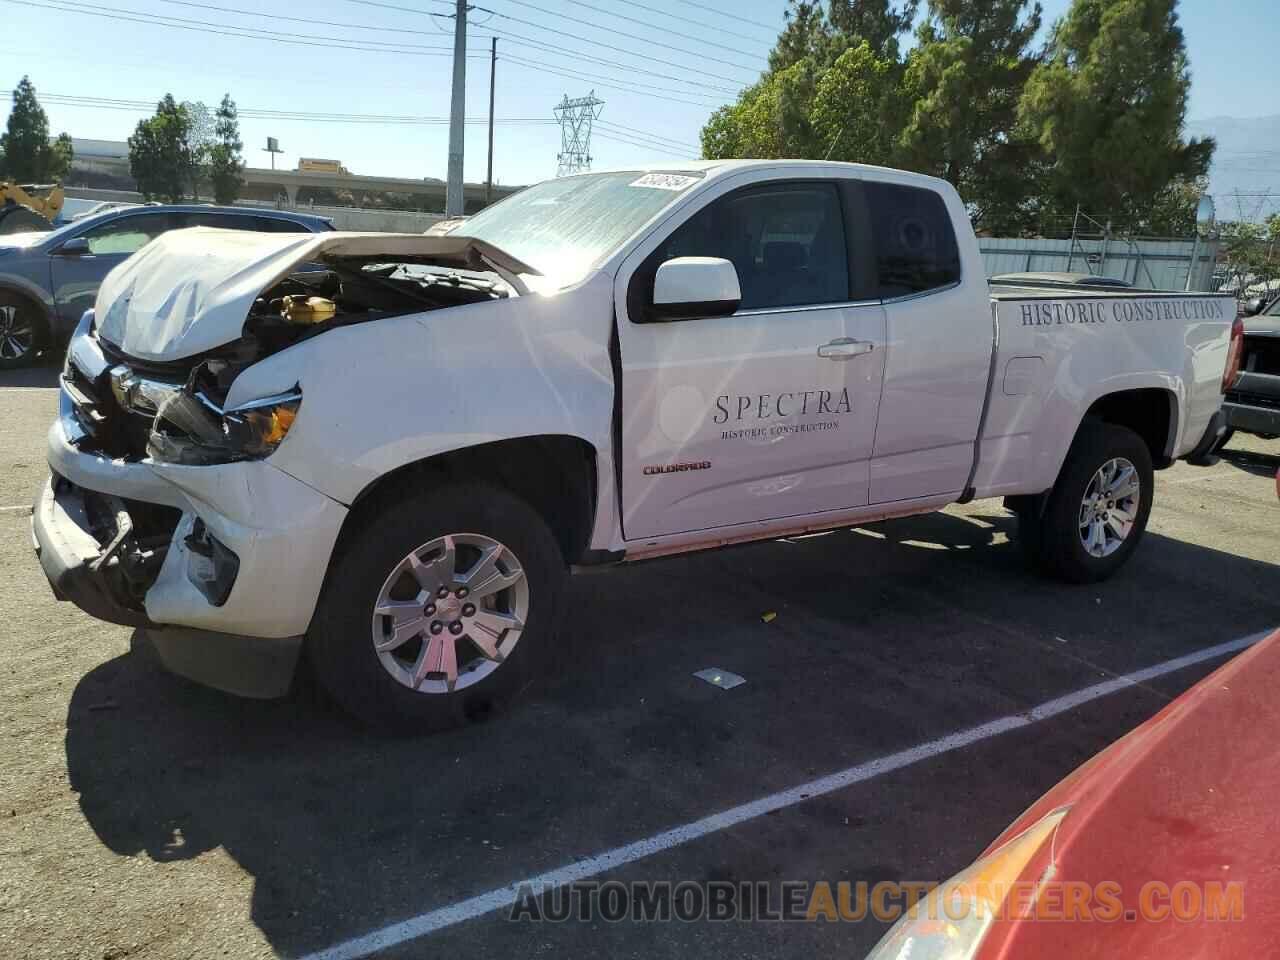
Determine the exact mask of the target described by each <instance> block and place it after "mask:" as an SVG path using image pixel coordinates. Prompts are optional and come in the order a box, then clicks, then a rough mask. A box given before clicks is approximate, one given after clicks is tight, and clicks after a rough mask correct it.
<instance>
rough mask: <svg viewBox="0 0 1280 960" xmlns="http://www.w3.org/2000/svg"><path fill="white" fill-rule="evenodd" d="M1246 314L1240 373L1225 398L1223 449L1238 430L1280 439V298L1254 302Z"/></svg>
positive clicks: (1248, 304)
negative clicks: (1225, 430)
mask: <svg viewBox="0 0 1280 960" xmlns="http://www.w3.org/2000/svg"><path fill="white" fill-rule="evenodd" d="M1244 313H1245V317H1244V321H1243V322H1244V340H1243V342H1242V343H1241V347H1240V351H1241V352H1240V372H1239V373H1238V374H1236V377H1235V379H1234V380H1233V381H1232V382H1231V383H1229V384H1227V393H1226V396H1225V397H1224V398H1223V402H1222V410H1223V412H1224V413H1225V414H1226V417H1227V433H1226V434H1225V435H1224V436H1223V438H1222V439H1221V440H1220V441H1219V443H1218V445H1219V446H1224V445H1225V444H1226V442H1227V441H1228V440H1229V439H1231V434H1232V433H1234V432H1235V431H1237V430H1239V431H1240V432H1241V433H1252V434H1255V435H1256V436H1259V437H1262V438H1264V439H1267V440H1271V439H1274V438H1275V437H1280V298H1276V299H1274V300H1272V301H1271V302H1270V303H1268V302H1266V301H1264V300H1251V301H1249V302H1247V303H1246V304H1245V306H1244Z"/></svg>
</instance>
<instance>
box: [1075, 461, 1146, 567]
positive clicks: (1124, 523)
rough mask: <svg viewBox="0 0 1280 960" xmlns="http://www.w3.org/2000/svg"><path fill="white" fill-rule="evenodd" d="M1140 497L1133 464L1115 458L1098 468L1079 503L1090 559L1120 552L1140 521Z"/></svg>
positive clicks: (1139, 484)
mask: <svg viewBox="0 0 1280 960" xmlns="http://www.w3.org/2000/svg"><path fill="white" fill-rule="evenodd" d="M1141 497H1142V484H1141V481H1140V480H1139V479H1138V470H1137V468H1136V467H1135V466H1134V465H1133V464H1132V463H1131V462H1130V461H1128V460H1126V459H1125V458H1124V457H1114V458H1112V459H1111V460H1108V461H1107V462H1106V463H1104V464H1103V465H1102V466H1101V467H1099V468H1098V470H1097V472H1096V473H1094V475H1093V479H1092V480H1090V481H1089V485H1088V486H1087V487H1086V488H1085V491H1084V499H1083V500H1082V501H1081V503H1080V543H1081V544H1082V545H1083V546H1084V549H1085V552H1086V553H1087V554H1089V556H1091V557H1109V556H1111V554H1113V553H1115V552H1116V551H1117V550H1119V549H1120V547H1121V545H1122V544H1123V543H1124V541H1125V539H1126V538H1127V537H1128V536H1129V532H1130V531H1131V530H1133V526H1134V524H1135V523H1136V522H1137V519H1138V507H1139V505H1140V503H1141Z"/></svg>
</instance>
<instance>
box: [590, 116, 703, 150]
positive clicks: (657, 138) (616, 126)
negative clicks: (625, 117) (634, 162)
mask: <svg viewBox="0 0 1280 960" xmlns="http://www.w3.org/2000/svg"><path fill="white" fill-rule="evenodd" d="M596 123H598V124H599V125H600V126H601V127H603V128H604V129H605V130H610V129H611V130H614V131H615V132H619V133H624V134H634V135H636V136H642V137H644V138H645V139H647V140H653V141H654V142H656V143H665V144H667V145H668V146H671V147H680V148H682V149H686V150H691V149H693V144H691V143H689V142H688V141H685V140H677V139H675V138H674V137H667V136H663V135H662V134H658V133H648V132H646V131H644V130H637V129H636V128H635V127H628V126H624V125H623V124H621V123H614V122H612V121H610V120H596Z"/></svg>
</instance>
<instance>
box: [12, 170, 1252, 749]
mask: <svg viewBox="0 0 1280 960" xmlns="http://www.w3.org/2000/svg"><path fill="white" fill-rule="evenodd" d="M1234 316H1235V310H1234V304H1233V302H1232V300H1231V299H1230V298H1229V297H1219V296H1212V295H1207V294H1190V295H1188V294H1175V293H1154V292H1140V291H1123V292H1112V291H1103V290H1098V289H1088V290H1085V289H1078V290H1077V289H1067V290H1062V289H1056V290H1043V289H1042V290H1036V289H1023V288H999V287H992V286H989V285H988V283H987V281H986V279H985V277H984V271H983V264H982V258H981V256H980V253H979V250H978V243H977V241H976V239H975V238H974V234H973V231H972V230H971V229H970V227H969V221H968V218H967V217H966V214H965V208H964V206H963V204H962V203H961V200H960V197H959V196H958V195H957V193H956V191H955V190H954V189H953V188H952V187H950V186H949V185H948V184H946V183H944V182H942V181H939V180H935V179H931V178H928V177H923V176H918V175H913V174H908V173H900V172H896V171H892V170H885V169H880V168H875V167H864V166H856V165H849V164H838V163H817V162H808V161H750V162H738V161H735V162H696V163H688V164H684V165H681V166H679V167H678V168H675V169H655V170H632V171H625V172H615V173H592V174H587V175H582V176H575V177H566V178H564V179H560V180H554V181H549V182H546V183H542V184H539V185H537V186H534V187H530V188H529V189H527V190H524V191H523V192H521V193H519V194H516V195H514V196H512V197H511V198H509V199H507V200H504V201H503V202H502V203H499V204H496V205H495V206H492V207H489V208H488V209H486V210H484V211H483V212H482V213H480V214H479V215H477V216H475V217H473V218H471V219H470V220H467V221H466V222H464V223H462V224H461V225H460V226H459V227H458V228H457V229H456V230H455V231H454V232H452V233H450V234H448V235H445V236H408V235H388V234H350V233H329V234H322V235H315V236H312V235H300V234H248V233H241V232H229V231H219V230H209V229H191V230H183V231H178V232H173V233H168V234H165V235H164V236H162V237H160V238H159V239H157V240H155V241H153V242H152V243H151V244H149V245H148V246H147V247H145V248H143V250H142V251H140V252H139V253H138V254H136V255H135V256H134V257H132V258H131V259H130V260H128V261H127V262H126V263H124V264H123V265H121V266H120V267H119V268H117V269H116V270H115V271H114V272H113V273H112V274H111V275H110V276H109V277H108V278H107V280H106V282H105V283H103V285H102V288H101V291H100V292H99V294H98V298H97V302H96V306H95V310H94V311H91V312H90V313H88V314H86V315H85V317H84V319H83V320H82V322H81V324H80V327H79V329H78V330H77V332H76V334H75V336H74V338H73V339H72V341H71V344H70V346H69V349H68V355H67V362H66V367H65V370H64V373H63V377H62V385H63V390H62V395H61V410H60V416H59V418H58V420H57V421H56V422H55V423H54V424H53V426H52V428H51V430H50V431H49V438H48V457H49V463H50V466H51V469H52V477H51V478H50V481H49V483H48V485H47V486H46V487H45V488H44V489H43V490H42V492H41V493H40V494H39V496H38V499H37V502H36V504H35V508H34V515H33V526H34V535H35V540H36V544H37V553H38V554H39V557H40V561H41V563H42V564H43V567H44V570H45V572H46V574H47V575H48V578H49V580H50V582H51V583H52V585H53V587H54V590H55V592H56V593H57V594H58V595H59V596H60V597H63V598H66V599H69V600H71V601H73V602H75V603H76V604H78V605H79V606H80V607H81V608H83V609H84V610H86V611H88V612H89V613H91V614H93V615H94V616H96V617H99V618H101V619H104V620H108V621H112V622H116V623H124V624H131V625H135V626H137V627H139V628H141V629H143V630H145V632H146V633H147V634H148V635H149V636H150V638H151V639H152V641H153V642H154V644H155V646H156V649H157V650H158V651H159V653H160V655H161V657H162V658H163V659H164V661H165V662H166V663H167V664H168V665H169V666H170V668H171V669H173V670H175V671H177V672H179V673H183V674H185V675H188V676H191V677H194V678H196V679H200V680H203V681H205V682H208V683H211V684H213V685H215V686H219V687H222V688H224V689H228V690H232V691H236V692H239V693H242V694H246V695H257V696H269V695H275V694H279V693H281V692H283V691H284V690H285V689H286V688H287V686H288V684H289V682H290V680H291V678H292V675H293V673H294V670H295V666H296V664H297V663H298V661H299V654H300V652H301V650H302V649H303V648H304V646H305V648H306V651H307V654H308V659H309V660H310V662H311V663H312V664H313V666H314V668H315V671H316V673H317V675H318V677H319V679H320V680H321V682H322V683H323V685H324V686H325V687H326V688H327V689H328V690H329V691H330V692H331V693H332V694H333V696H334V697H335V698H336V699H337V700H338V701H340V702H341V703H342V704H343V705H345V706H346V707H347V708H348V709H349V710H350V711H351V712H353V713H354V714H356V715H358V716H360V717H362V718H364V719H365V720H367V721H370V722H372V723H375V724H381V725H399V726H401V727H404V726H406V725H410V726H413V725H416V726H420V727H439V726H445V725H448V724H451V723H454V722H458V721H460V720H463V719H465V718H468V717H471V716H474V715H476V714H477V713H478V712H484V711H486V710H487V709H488V708H489V707H490V706H492V705H494V704H497V703H499V702H500V701H501V700H502V699H504V698H505V697H506V696H508V695H509V694H510V693H511V692H512V691H514V690H516V689H518V688H520V687H521V685H522V681H523V680H524V678H526V677H527V675H528V672H529V671H530V670H532V669H534V668H536V667H537V666H538V665H539V664H540V663H541V662H544V661H545V659H546V657H547V654H548V653H549V652H550V649H549V648H550V647H551V646H552V645H553V644H554V643H555V630H556V622H557V609H558V607H559V605H560V599H561V596H562V592H563V589H564V586H565V582H566V577H567V575H568V574H569V573H570V571H571V570H573V569H580V568H585V567H588V566H594V565H602V564H616V563H619V562H626V561H635V560H640V559H647V558H652V557H659V556H663V555H667V554H675V553H680V552H683V551H690V550H701V549H707V548H711V547H718V546H721V545H724V544H729V543H735V542H740V541H746V540H755V539H760V538H765V537H780V536H784V535H787V534H793V533H796V532H798V531H809V530H820V529H825V528H834V527H840V526H846V525H852V524H858V523H863V522H866V521H871V520H878V519H881V518H884V517H894V516H902V515H905V514H914V513H921V512H925V511H932V510H937V509H939V508H941V507H943V506H945V505H946V504H949V503H953V502H956V501H966V500H969V499H972V498H975V497H996V496H1002V497H1005V498H1007V499H1006V503H1007V505H1008V506H1010V507H1011V508H1012V509H1013V510H1014V511H1016V513H1017V515H1018V517H1019V520H1020V524H1021V533H1020V539H1021V540H1022V541H1023V542H1024V544H1025V545H1026V547H1027V550H1028V553H1029V554H1030V555H1031V557H1032V558H1033V559H1034V560H1035V562H1036V563H1038V564H1039V565H1040V566H1041V567H1042V568H1044V569H1045V570H1046V571H1048V572H1051V573H1053V574H1055V575H1057V576H1060V577H1062V578H1065V579H1067V580H1071V581H1090V580H1098V579H1101V578H1103V577H1107V576H1109V575H1110V574H1112V573H1113V572H1114V571H1115V570H1116V569H1117V568H1118V567H1119V566H1120V565H1121V564H1123V563H1124V562H1125V560H1127V559H1128V557H1129V555H1130V554H1131V553H1132V551H1133V549H1134V547H1135V546H1136V544H1137V542H1138V540H1139V538H1140V537H1141V535H1142V532H1143V528H1144V526H1145V524H1146V521H1147V514H1148V511H1149V510H1150V508H1151V496H1152V470H1153V468H1156V469H1158V468H1162V467H1167V466H1169V465H1170V464H1171V463H1173V462H1174V460H1176V459H1178V458H1190V457H1193V456H1202V455H1204V454H1205V452H1206V451H1207V450H1208V449H1209V448H1210V447H1211V446H1212V445H1213V443H1214V441H1215V440H1216V439H1217V437H1218V436H1219V435H1220V434H1221V433H1222V431H1223V429H1224V426H1223V421H1222V416H1221V413H1220V409H1221V403H1222V383H1223V378H1224V374H1225V373H1228V371H1227V367H1228V365H1229V363H1230V362H1231V360H1230V358H1229V352H1230V353H1232V355H1233V356H1235V357H1237V358H1238V349H1236V350H1231V349H1230V348H1231V347H1232V344H1233V341H1232V337H1231V331H1232V328H1233V319H1234ZM1238 334H1239V330H1238V329H1237V331H1236V339H1235V341H1234V343H1235V345H1236V346H1237V347H1238V340H1239V337H1238Z"/></svg>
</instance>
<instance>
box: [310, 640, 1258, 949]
mask: <svg viewBox="0 0 1280 960" xmlns="http://www.w3.org/2000/svg"><path fill="white" fill-rule="evenodd" d="M1270 632H1271V631H1269V630H1264V631H1263V632H1261V633H1255V634H1252V635H1251V636H1248V637H1241V638H1240V639H1239V640H1232V641H1230V642H1228V643H1220V644H1218V645H1217V646H1214V647H1206V648H1205V649H1203V650H1197V651H1196V652H1195V653H1189V654H1187V655H1186V656H1183V657H1177V658H1176V659H1174V660H1166V661H1165V662H1164V663H1158V664H1156V665H1155V666H1153V667H1147V668H1146V669H1145V670H1138V671H1135V672H1134V673H1129V674H1125V675H1124V676H1121V677H1116V678H1115V679H1113V680H1106V681H1104V682H1102V683H1096V684H1094V685H1093V686H1091V687H1085V688H1084V689H1083V690H1077V691H1076V692H1075V693H1068V694H1066V695H1065V696H1062V697H1057V698H1055V699H1053V700H1049V701H1046V702H1045V703H1042V704H1040V705H1039V706H1037V707H1032V708H1031V709H1030V710H1027V711H1025V712H1023V713H1016V714H1013V715H1011V716H1007V717H1001V718H1000V719H999V720H992V721H991V722H990V723H984V724H982V725H981V726H977V727H970V728H969V729H968V730H962V731H960V732H958V733H953V734H950V735H948V736H945V737H941V738H940V739H937V740H930V741H929V742H928V743H922V744H920V745H919V746H915V747H911V748H910V749H907V750H900V751H899V752H897V753H891V754H889V755H888V756H884V757H879V758H877V759H875V760H868V761H867V762H866V763H860V764H858V765H857V766H854V767H849V768H848V769H846V770H841V771H839V772H837V773H832V774H829V775H827V776H825V777H821V778H819V779H817V780H811V781H809V782H808V783H802V784H800V785H799V786H797V787H791V788H790V789H789V790H783V791H781V792H779V793H774V794H770V795H769V796H767V797H762V798H760V799H759V800H752V801H751V802H750V803H744V804H742V805H741V806H737V807H733V808H731V809H729V810H725V811H723V812H721V813H716V814H712V815H711V816H709V817H704V818H703V819H701V820H695V821H693V822H692V823H687V824H684V825H683V826H679V827H675V828H673V829H671V830H666V831H663V832H662V833H658V834H655V835H653V836H651V837H645V838H644V839H643V840H636V841H635V842H634V843H629V844H627V845H626V846H622V847H615V848H614V849H612V850H607V851H605V852H604V853H599V854H596V855H595V856H593V857H587V858H586V859H585V860H579V861H577V862H576V863H570V864H567V865H565V866H563V867H559V868H557V869H555V870H550V871H547V872H546V873H540V874H538V875H537V876H532V877H527V878H525V879H522V880H517V881H516V882H515V883H511V884H508V885H507V886H504V887H498V888H497V889H494V890H490V891H489V892H488V893H482V894H479V895H477V896H474V897H470V898H468V899H466V900H460V901H458V902H457V903H453V904H450V905H448V906H446V907H440V908H438V909H436V910H430V911H428V912H427V913H423V914H419V915H418V916H416V917H413V918H411V919H409V920H402V921H400V922H399V923H393V924H390V925H389V926H385V927H383V928H381V929H380V930H374V931H373V932H371V933H366V934H364V935H363V936H359V937H355V938H353V939H351V940H345V941H343V942H342V943H338V944H335V945H333V946H331V947H327V948H325V949H323V950H320V951H317V952H316V953H310V954H307V955H306V956H305V957H303V958H302V960H358V958H360V957H367V956H369V955H370V954H373V953H376V952H378V951H379V950H385V949H387V948H388V947H394V946H396V945H397V944H401V943H405V942H407V941H409V940H414V939H417V938H418V937H423V936H426V935H427V934H429V933H435V932H436V931H437V930H443V929H444V928H446V927H452V926H454V925H455V924H459V923H463V922H465V921H467V920H474V919H475V918H476V917H482V916H484V915H485V914H488V913H493V912H494V911H497V910H501V909H503V908H507V907H510V906H511V905H512V904H513V903H514V902H515V899H516V894H517V892H518V891H519V890H520V888H521V887H522V886H523V885H524V884H529V885H531V886H532V887H533V888H534V889H535V890H546V889H548V888H550V887H559V886H563V885H565V884H568V883H573V882H575V881H580V880H586V879H589V878H591V877H595V876H599V875H600V874H602V873H605V872H607V871H609V870H616V869H617V868H618V867H621V866H624V865H626V864H628V863H634V862H635V861H637V860H643V859H644V858H645V857H651V856H653V855H654V854H657V853H662V852H663V851H665V850H670V849H672V848H674V847H678V846H681V845H682V844H686V843H689V842H690V841H692V840H697V839H699V838H700V837H705V836H707V834H711V833H716V832H718V831H720V830H725V829H728V828H729V827H735V826H737V825H738V824H740V823H745V822H747V821H748V820H754V819H756V818H757V817H762V816H764V815H765V814H767V813H773V812H774V811H775V810H781V809H783V808H785V807H790V806H793V805H795V804H797V803H800V802H801V801H803V800H809V799H812V798H813V797H820V796H822V795H823V794H827V793H832V792H833V791H836V790H843V789H844V788H846V787H850V786H853V785H854V784H856V783H862V782H864V781H866V780H871V779H873V778H875V777H879V776H882V775H884V774H886V773H891V772H893V771H894V770H900V769H902V768H903V767H909V766H911V765H912V764H916V763H920V762H921V761H922V760H929V759H931V758H933V757H936V756H939V755H941V754H944V753H950V752H951V751H953V750H960V749H962V748H964V747H968V746H971V745H973V744H975V743H979V742H981V741H983V740H989V739H991V738H992V737H997V736H999V735H1000V734H1002V733H1008V732H1009V731H1011V730H1020V729H1022V728H1024V727H1029V726H1031V725H1032V724H1034V723H1038V722H1040V721H1041V720H1047V719H1049V718H1050V717H1056V716H1057V715H1058V714H1061V713H1066V712H1067V711H1069V710H1074V709H1075V708H1076V707H1079V706H1081V705H1083V704H1086V703H1088V702H1090V701H1091V700H1097V699H1099V698H1100V697H1106V696H1109V695H1110V694H1113V693H1115V692H1117V691H1119V690H1124V689H1126V688H1128V687H1132V686H1136V685H1138V684H1141V683H1145V682H1147V681H1148V680H1154V679H1155V678H1156V677H1162V676H1164V675H1165V674H1169V673H1174V672H1176V671H1178V670H1182V669H1185V668H1186V667H1190V666H1194V665H1195V664H1197V663H1203V662H1204V661H1206V660H1213V659H1215V658H1217V657H1222V656H1226V655H1227V654H1229V653H1237V652H1238V651H1240V650H1243V649H1245V648H1246V647H1248V646H1250V645H1251V644H1254V643H1256V642H1258V641H1259V640H1261V639H1262V638H1263V637H1265V636H1267V634H1269V633H1270Z"/></svg>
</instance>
